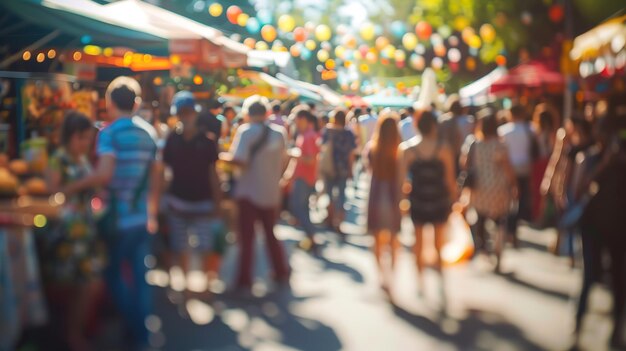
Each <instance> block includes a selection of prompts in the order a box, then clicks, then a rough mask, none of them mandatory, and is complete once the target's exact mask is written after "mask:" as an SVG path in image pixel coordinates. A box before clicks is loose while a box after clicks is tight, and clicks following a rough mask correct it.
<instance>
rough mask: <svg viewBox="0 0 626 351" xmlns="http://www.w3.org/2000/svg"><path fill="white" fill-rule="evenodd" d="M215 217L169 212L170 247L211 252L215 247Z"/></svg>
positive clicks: (179, 250) (175, 249) (180, 249)
mask: <svg viewBox="0 0 626 351" xmlns="http://www.w3.org/2000/svg"><path fill="white" fill-rule="evenodd" d="M213 221H214V220H213V219H212V218H210V217H208V216H207V217H199V216H197V217H190V216H180V215H178V214H169V215H168V222H169V230H170V232H169V239H170V247H171V249H172V250H173V251H175V252H181V251H187V250H189V249H191V250H198V251H203V252H209V251H211V250H212V249H213V247H214V243H215V239H214V236H213V228H212V225H213Z"/></svg>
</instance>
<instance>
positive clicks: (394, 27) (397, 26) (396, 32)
mask: <svg viewBox="0 0 626 351" xmlns="http://www.w3.org/2000/svg"><path fill="white" fill-rule="evenodd" d="M404 33H406V25H405V24H404V23H403V22H401V21H393V22H392V23H391V34H393V36H394V38H396V39H400V38H402V36H403V35H404Z"/></svg>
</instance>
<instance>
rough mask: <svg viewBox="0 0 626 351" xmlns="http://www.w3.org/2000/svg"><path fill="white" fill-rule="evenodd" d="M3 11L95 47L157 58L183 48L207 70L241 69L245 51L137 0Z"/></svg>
mask: <svg viewBox="0 0 626 351" xmlns="http://www.w3.org/2000/svg"><path fill="white" fill-rule="evenodd" d="M3 6H6V7H7V8H8V9H9V10H11V11H12V12H15V13H16V14H18V15H19V16H21V17H22V18H24V19H26V20H28V21H30V22H32V23H36V24H39V25H44V26H47V27H51V28H58V29H60V30H61V31H63V32H64V33H67V34H70V35H74V36H76V37H88V38H89V39H91V42H92V43H94V44H100V45H103V46H108V45H111V46H117V45H120V44H121V45H123V46H128V47H133V48H134V49H138V50H144V51H146V50H147V51H146V52H152V53H158V54H167V53H168V51H171V50H172V49H174V50H181V48H182V49H183V50H182V51H183V52H182V54H189V55H190V56H191V57H194V58H196V59H200V60H201V61H202V62H200V63H205V64H206V63H207V62H208V68H217V67H243V66H246V65H247V53H248V52H249V51H250V49H249V48H248V47H246V46H245V45H243V44H240V43H237V42H235V41H233V40H231V39H229V38H227V37H225V36H224V35H223V34H222V33H221V32H220V31H219V30H217V29H215V28H212V27H210V26H206V25H203V24H201V23H198V22H195V21H193V20H191V19H188V18H186V17H184V16H181V15H178V14H175V13H173V12H170V11H168V10H165V9H162V8H160V7H158V6H154V5H151V4H148V3H145V2H142V1H138V0H123V1H119V2H115V3H111V4H107V5H100V4H97V3H95V2H93V1H90V0H20V1H7V2H3ZM150 50H151V51H150ZM184 50H187V51H184Z"/></svg>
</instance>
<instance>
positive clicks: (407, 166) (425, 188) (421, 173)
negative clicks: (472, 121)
mask: <svg viewBox="0 0 626 351" xmlns="http://www.w3.org/2000/svg"><path fill="white" fill-rule="evenodd" d="M417 129H418V130H419V132H420V134H421V135H422V138H421V139H417V138H413V139H411V140H409V141H407V142H404V143H403V144H402V146H401V150H402V153H403V156H402V160H403V161H402V168H403V179H404V178H406V177H405V175H408V177H409V179H410V182H411V186H410V189H411V190H410V191H409V192H408V198H409V201H410V203H411V207H410V213H411V219H412V220H413V224H414V226H415V246H414V251H415V258H416V260H417V269H418V271H419V277H418V280H419V289H420V294H421V293H422V291H423V289H424V260H423V259H424V254H423V253H424V245H423V243H422V241H423V229H424V226H425V225H428V224H432V225H433V226H434V229H435V249H436V251H437V255H436V256H437V261H436V264H435V268H436V270H437V271H438V272H439V273H440V274H441V266H442V264H441V250H442V248H443V244H444V239H445V238H444V235H445V229H446V223H447V221H448V216H449V215H450V212H451V208H452V203H453V202H454V201H455V200H456V198H457V196H456V180H455V169H454V168H455V161H454V156H453V154H452V151H451V150H450V149H449V148H448V147H447V146H446V145H444V144H441V143H440V142H439V140H438V135H437V134H438V125H437V117H435V115H434V114H433V113H432V112H430V111H425V112H423V113H422V115H421V117H420V118H419V120H418V122H417ZM407 188H408V187H407ZM442 278H443V277H442ZM440 293H441V298H442V300H443V301H444V302H445V293H444V285H443V279H442V284H441V285H440Z"/></svg>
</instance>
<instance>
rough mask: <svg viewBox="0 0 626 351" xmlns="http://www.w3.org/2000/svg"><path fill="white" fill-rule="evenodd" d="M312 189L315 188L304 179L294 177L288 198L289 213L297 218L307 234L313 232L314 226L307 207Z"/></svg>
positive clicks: (309, 234)
mask: <svg viewBox="0 0 626 351" xmlns="http://www.w3.org/2000/svg"><path fill="white" fill-rule="evenodd" d="M314 191H315V188H314V187H313V186H311V185H309V184H307V183H306V182H305V181H304V179H296V180H295V181H294V182H293V188H292V189H291V197H290V199H289V205H290V207H291V213H292V214H293V215H294V216H295V217H296V219H298V222H300V225H301V226H302V229H304V232H305V233H306V234H307V235H308V236H311V235H313V234H315V226H314V225H313V223H311V210H310V208H309V198H310V197H311V195H312V194H313V192H314Z"/></svg>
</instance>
